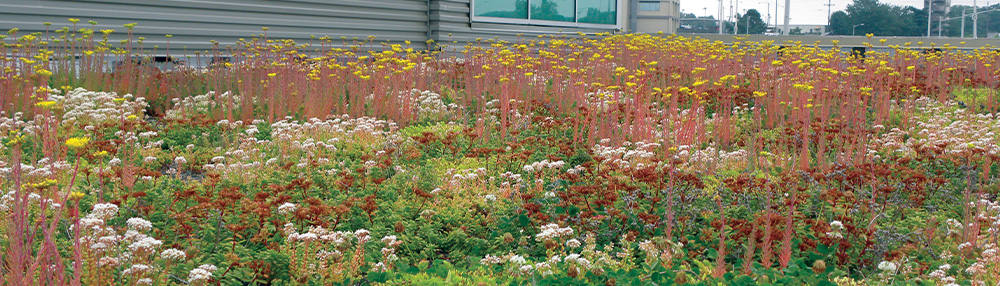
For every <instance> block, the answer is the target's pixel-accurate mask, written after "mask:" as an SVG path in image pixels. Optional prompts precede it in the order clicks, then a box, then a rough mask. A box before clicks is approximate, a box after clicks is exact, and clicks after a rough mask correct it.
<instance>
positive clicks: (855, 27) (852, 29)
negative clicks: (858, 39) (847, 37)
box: [851, 23, 865, 36]
mask: <svg viewBox="0 0 1000 286" xmlns="http://www.w3.org/2000/svg"><path fill="white" fill-rule="evenodd" d="M864 25H865V23H861V24H857V25H854V27H851V36H854V35H855V34H854V31H855V30H857V28H858V26H864Z"/></svg>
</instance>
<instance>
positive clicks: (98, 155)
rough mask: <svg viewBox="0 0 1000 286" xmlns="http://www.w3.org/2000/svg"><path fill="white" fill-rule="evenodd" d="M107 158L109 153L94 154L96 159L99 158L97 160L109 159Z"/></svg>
mask: <svg viewBox="0 0 1000 286" xmlns="http://www.w3.org/2000/svg"><path fill="white" fill-rule="evenodd" d="M107 156H108V151H101V152H97V153H94V157H97V158H104V157H107Z"/></svg>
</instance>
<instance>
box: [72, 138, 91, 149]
mask: <svg viewBox="0 0 1000 286" xmlns="http://www.w3.org/2000/svg"><path fill="white" fill-rule="evenodd" d="M87 143H90V138H87V137H73V138H70V139H66V146H69V147H70V148H73V149H80V148H83V147H87Z"/></svg>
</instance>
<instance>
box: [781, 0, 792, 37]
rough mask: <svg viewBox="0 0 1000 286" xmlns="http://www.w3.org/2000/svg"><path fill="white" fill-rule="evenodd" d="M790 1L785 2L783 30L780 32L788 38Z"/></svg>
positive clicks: (790, 18)
mask: <svg viewBox="0 0 1000 286" xmlns="http://www.w3.org/2000/svg"><path fill="white" fill-rule="evenodd" d="M791 13H792V0H785V30H784V31H781V33H782V34H784V35H785V36H788V31H789V30H788V22H789V21H791V20H792V16H791V15H790V14H791Z"/></svg>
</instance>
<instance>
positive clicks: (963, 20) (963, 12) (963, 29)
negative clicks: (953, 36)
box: [962, 8, 968, 39]
mask: <svg viewBox="0 0 1000 286" xmlns="http://www.w3.org/2000/svg"><path fill="white" fill-rule="evenodd" d="M966 10H968V9H964V8H963V9H962V38H963V39H964V38H965V12H966Z"/></svg>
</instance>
